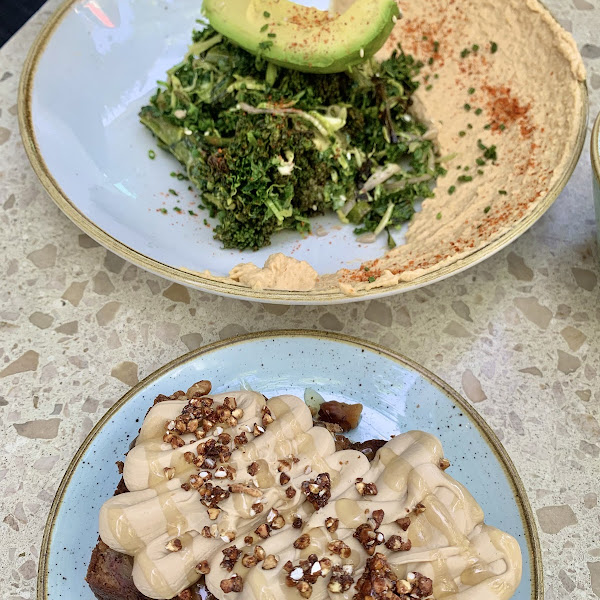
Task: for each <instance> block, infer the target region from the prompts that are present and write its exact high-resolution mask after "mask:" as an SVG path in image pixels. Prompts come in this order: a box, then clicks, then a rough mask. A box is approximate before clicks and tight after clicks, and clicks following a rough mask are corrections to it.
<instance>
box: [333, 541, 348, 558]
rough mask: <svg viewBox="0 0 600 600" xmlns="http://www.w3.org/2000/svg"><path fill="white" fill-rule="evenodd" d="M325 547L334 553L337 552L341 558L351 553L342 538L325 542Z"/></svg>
mask: <svg viewBox="0 0 600 600" xmlns="http://www.w3.org/2000/svg"><path fill="white" fill-rule="evenodd" d="M327 548H328V549H329V550H331V552H333V553H334V554H339V555H340V556H341V557H342V558H349V557H350V555H351V554H352V550H351V548H350V546H348V544H346V543H345V542H343V541H342V540H331V542H329V543H328V544H327Z"/></svg>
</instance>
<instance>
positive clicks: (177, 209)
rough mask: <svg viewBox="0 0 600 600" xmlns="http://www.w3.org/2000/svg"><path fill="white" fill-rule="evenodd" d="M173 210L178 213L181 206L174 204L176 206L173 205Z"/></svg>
mask: <svg viewBox="0 0 600 600" xmlns="http://www.w3.org/2000/svg"><path fill="white" fill-rule="evenodd" d="M173 210H174V211H175V212H176V213H181V208H179V206H174V207H173Z"/></svg>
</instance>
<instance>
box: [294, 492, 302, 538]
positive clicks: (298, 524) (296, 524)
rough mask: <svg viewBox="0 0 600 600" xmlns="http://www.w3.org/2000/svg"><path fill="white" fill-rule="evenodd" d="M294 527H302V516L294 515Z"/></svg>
mask: <svg viewBox="0 0 600 600" xmlns="http://www.w3.org/2000/svg"><path fill="white" fill-rule="evenodd" d="M294 491H295V490H294ZM292 527H293V528H294V529H300V528H301V527H302V518H301V517H294V520H293V521H292Z"/></svg>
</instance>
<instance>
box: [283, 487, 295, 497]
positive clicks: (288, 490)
mask: <svg viewBox="0 0 600 600" xmlns="http://www.w3.org/2000/svg"><path fill="white" fill-rule="evenodd" d="M285 495H286V497H287V498H293V497H294V496H295V495H296V488H294V487H292V486H291V485H290V487H288V488H286V489H285Z"/></svg>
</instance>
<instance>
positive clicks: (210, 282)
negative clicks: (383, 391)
mask: <svg viewBox="0 0 600 600" xmlns="http://www.w3.org/2000/svg"><path fill="white" fill-rule="evenodd" d="M77 1H78V0H64V1H63V2H62V4H61V5H60V6H59V7H58V8H57V9H56V11H55V12H54V13H53V14H52V16H51V17H50V19H49V20H48V21H47V22H46V24H45V25H44V26H43V28H42V30H41V31H40V33H39V34H38V36H37V37H36V39H35V41H34V42H33V44H32V46H31V48H30V50H29V52H28V54H27V58H26V59H25V63H24V65H23V70H22V73H21V78H20V81H19V92H18V102H17V105H18V119H19V129H20V132H21V139H22V142H23V146H24V148H25V152H26V154H27V157H28V159H29V162H30V163H31V166H32V168H33V170H34V172H35V173H36V175H37V177H38V179H39V180H40V182H41V184H42V186H43V187H44V189H45V190H46V192H47V193H48V195H49V196H50V197H51V199H52V200H53V201H54V202H55V203H56V205H57V206H58V207H59V208H60V209H61V210H62V212H63V213H65V214H66V215H67V217H68V218H69V219H70V220H71V221H72V222H73V223H75V225H77V227H79V228H80V229H81V230H82V231H83V232H84V233H86V234H87V235H89V236H90V237H91V238H93V239H94V240H95V241H97V242H98V243H100V244H101V245H102V246H104V247H105V248H107V249H108V250H110V251H111V252H113V253H115V254H117V255H118V256H120V257H121V258H124V259H125V260H127V261H129V262H131V263H133V264H134V265H137V266H138V267H141V268H143V269H145V270H146V271H150V272H151V273H154V274H156V275H159V276H161V277H164V278H166V279H169V280H171V281H174V282H177V283H180V284H183V285H185V286H188V287H191V288H195V289H199V290H202V291H205V292H210V293H214V294H217V295H220V296H227V297H230V298H238V299H242V300H250V301H257V302H266V303H273V304H285V305H294V304H299V305H321V304H342V303H347V302H356V301H359V300H371V299H375V298H384V297H386V296H391V295H394V294H398V293H402V292H407V291H410V290H414V289H417V288H420V287H423V286H425V285H428V284H431V283H435V282H437V281H441V280H443V279H446V278H447V277H450V276H451V275H455V274H457V273H460V272H461V271H464V270H465V269H468V268H469V267H471V266H474V265H476V264H478V263H480V262H481V261H483V260H485V259H486V258H489V257H490V256H492V255H493V254H495V253H496V252H498V251H500V250H502V249H503V248H505V247H506V246H508V245H509V244H510V243H511V242H513V241H514V240H515V239H516V238H518V237H519V236H520V235H522V234H523V233H525V231H527V230H528V229H529V228H530V227H531V226H532V225H533V224H534V223H535V222H536V221H537V220H538V219H540V218H541V216H542V215H543V214H544V213H545V212H546V211H547V210H548V209H549V208H550V206H551V205H552V204H553V203H554V201H555V200H556V199H557V198H558V196H559V194H560V192H561V191H562V190H563V189H564V187H565V185H566V184H567V182H568V181H569V179H570V177H571V175H572V174H573V171H574V170H575V167H576V165H577V162H578V161H579V157H580V156H581V152H582V149H583V145H584V141H585V136H586V132H587V122H588V113H589V97H588V89H587V82H586V81H581V82H579V92H580V94H581V100H582V101H581V110H580V112H579V114H578V115H577V119H578V128H577V133H576V136H575V143H574V146H573V154H572V155H571V157H570V159H569V160H568V161H567V162H566V164H565V170H564V171H563V172H562V173H561V175H560V177H559V178H558V179H557V180H556V182H555V183H554V185H553V186H552V187H551V188H550V190H548V193H547V194H546V195H545V196H544V197H543V198H541V199H540V200H538V202H536V204H535V207H534V208H533V209H532V210H531V211H530V212H529V213H528V214H527V215H526V216H525V217H523V218H521V220H519V221H518V222H517V223H516V224H515V225H514V226H513V227H512V228H511V229H509V230H508V231H506V232H505V233H503V234H502V235H501V236H499V237H498V238H497V239H495V240H493V241H492V242H490V243H489V244H486V245H485V246H482V247H481V248H479V249H478V250H476V251H474V252H473V253H471V254H468V255H467V256H464V257H463V258H461V259H459V260H457V261H455V262H452V263H451V264H449V265H446V266H442V267H440V268H438V269H435V270H434V271H431V272H429V273H426V274H424V275H421V276H419V277H417V278H416V279H414V280H412V281H404V282H399V283H397V284H396V285H393V286H390V287H383V288H374V289H371V290H362V291H358V292H356V293H354V294H352V295H346V294H344V293H343V292H341V291H340V290H324V291H312V292H291V291H281V290H255V289H252V288H250V287H246V286H243V285H241V284H239V283H236V282H233V281H222V280H219V279H213V278H210V277H206V276H203V275H202V274H201V273H199V272H194V271H188V270H186V269H184V268H180V267H173V266H171V265H167V264H165V263H162V262H160V261H159V260H157V259H154V258H151V257H149V256H147V255H145V254H143V253H141V252H139V251H137V250H135V249H133V248H131V247H129V246H128V245H127V244H125V243H124V242H122V241H120V240H118V239H117V238H115V237H113V236H111V235H110V234H108V233H107V232H105V231H104V230H103V229H102V228H101V227H100V226H99V225H97V224H96V223H94V221H92V220H91V218H89V217H88V216H86V215H85V214H83V212H82V211H81V210H80V209H79V208H78V207H77V205H76V204H75V203H74V202H73V201H72V200H71V199H70V198H69V197H68V196H67V194H66V193H65V192H64V191H63V190H62V188H61V187H60V185H59V183H58V181H56V179H55V178H54V177H53V175H52V173H51V172H50V169H49V168H48V166H47V165H46V162H45V160H44V157H43V154H42V152H41V150H40V148H39V146H38V143H37V139H36V135H35V130H34V126H33V112H32V90H33V84H34V80H35V75H36V71H37V67H38V63H39V60H40V58H41V56H42V54H43V53H44V50H45V48H46V45H47V43H48V42H49V40H50V39H51V37H52V36H53V34H54V33H55V30H56V29H57V28H58V26H59V25H60V24H61V22H62V20H63V18H64V17H65V16H66V14H67V13H68V11H69V9H70V8H71V7H72V6H73V5H74V4H75V3H76V2H77ZM537 1H538V3H539V4H540V5H541V6H543V7H544V9H545V10H546V11H547V12H548V14H549V15H550V16H551V17H552V19H553V20H554V21H555V22H556V23H558V21H557V20H556V18H555V17H554V15H553V14H552V12H551V11H550V10H548V9H547V7H546V6H545V5H544V4H543V3H542V2H541V1H540V0H537Z"/></svg>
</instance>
